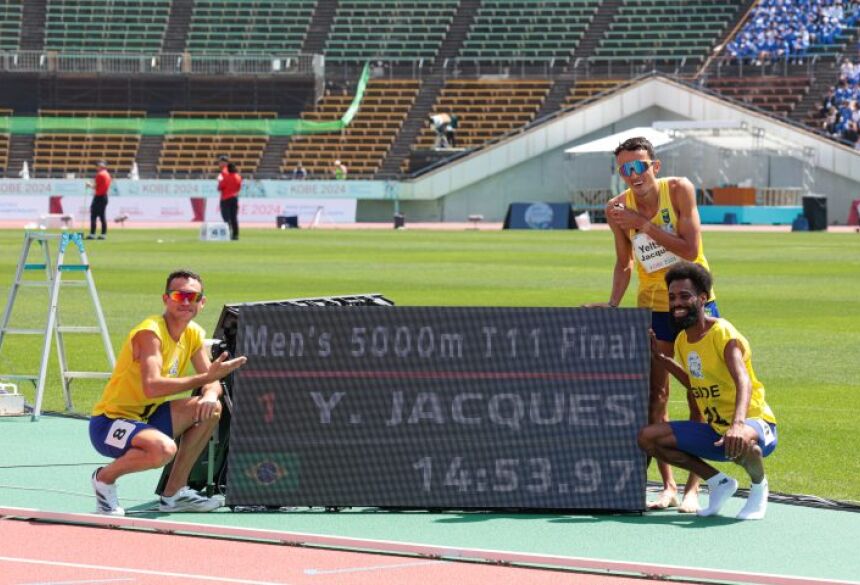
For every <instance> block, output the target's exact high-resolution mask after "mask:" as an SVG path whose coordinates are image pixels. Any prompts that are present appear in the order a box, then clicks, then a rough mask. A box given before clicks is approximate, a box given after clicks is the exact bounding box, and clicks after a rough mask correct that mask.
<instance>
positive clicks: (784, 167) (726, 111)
mask: <svg viewBox="0 0 860 585" xmlns="http://www.w3.org/2000/svg"><path fill="white" fill-rule="evenodd" d="M660 120H696V121H717V120H719V121H735V122H742V123H744V124H746V126H747V127H748V128H759V129H761V131H763V132H764V133H765V134H766V135H768V136H773V137H775V138H779V139H780V140H782V141H785V142H789V143H791V144H792V145H794V146H796V147H797V148H798V149H801V150H802V149H804V148H806V149H810V150H811V151H812V152H814V156H813V159H814V164H815V170H814V173H813V179H814V183H813V186H812V187H811V191H813V192H815V193H818V194H821V195H825V196H827V197H828V211H829V221H830V222H831V223H833V222H837V223H845V221H846V220H847V216H848V209H849V205H850V202H851V201H852V200H853V199H855V198H858V197H860V153H858V152H855V151H853V150H851V149H849V148H845V147H843V146H840V145H838V144H835V143H833V142H831V141H829V140H826V139H822V138H820V137H819V136H817V135H815V134H813V133H811V132H808V131H805V130H802V129H799V128H797V127H794V126H792V125H789V124H785V123H783V122H781V121H779V120H776V119H774V118H771V117H769V116H766V115H762V114H758V113H755V112H752V111H749V110H746V109H744V108H741V107H738V106H735V105H733V104H729V103H727V102H725V101H723V100H721V99H719V98H717V97H713V96H710V95H708V94H705V93H702V92H699V91H697V90H695V89H691V88H689V87H687V86H684V85H681V84H678V83H675V82H673V81H671V80H668V79H665V78H661V77H654V78H649V79H647V80H644V81H642V82H640V83H638V84H636V85H633V86H631V87H629V88H626V89H624V90H622V91H619V92H617V93H616V94H613V95H610V96H608V97H606V98H604V99H602V100H600V101H599V102H597V103H594V104H590V105H588V106H584V107H581V108H578V109H576V110H574V111H573V112H571V113H569V114H567V115H565V116H560V117H559V118H558V119H556V120H554V121H552V122H549V123H547V124H543V125H541V126H538V127H536V128H534V129H532V130H529V131H527V132H524V133H522V134H520V135H517V136H515V137H513V138H511V139H509V140H506V141H504V142H501V143H499V144H495V145H492V146H490V147H487V148H485V149H483V150H480V151H478V152H476V153H474V154H473V155H471V156H467V157H465V158H463V159H461V160H459V161H456V162H454V163H452V164H450V165H446V166H445V167H442V168H440V169H437V170H435V171H432V172H430V173H428V174H427V175H424V176H421V177H419V178H418V179H416V180H415V181H411V182H407V183H404V184H402V185H401V190H400V209H401V210H402V211H403V212H404V213H405V214H406V215H407V219H412V220H413V221H422V220H423V221H431V220H433V221H442V220H448V221H463V220H465V218H466V216H467V215H469V214H472V213H480V214H483V215H484V216H485V218H486V219H487V220H488V221H500V220H501V219H502V218H503V217H504V214H505V211H506V210H507V206H508V204H510V203H512V202H517V201H547V202H566V201H569V200H570V199H569V193H570V192H571V190H572V189H573V188H576V187H578V186H580V185H582V186H585V185H587V184H589V183H592V182H595V181H599V180H601V177H602V176H605V174H606V169H607V168H611V164H606V163H596V164H595V165H594V168H593V169H591V168H589V169H588V170H587V171H586V172H575V173H574V174H573V175H572V174H571V172H570V170H569V169H568V170H566V169H567V167H568V166H569V165H570V161H569V160H567V159H566V158H565V155H564V150H565V149H567V148H570V147H572V146H575V145H577V144H581V143H583V142H587V141H590V140H594V139H596V138H600V137H603V136H607V135H609V134H612V133H615V132H619V131H622V130H625V129H628V128H633V127H637V126H650V125H651V123H652V122H655V121H660ZM604 165H605V166H604ZM745 166H746V168H745ZM733 167H735V168H733V175H736V176H749V177H752V178H753V179H754V180H755V182H756V183H759V182H766V184H765V185H756V186H773V187H795V186H798V182H799V180H800V179H801V177H799V176H798V173H801V172H802V168H801V166H800V165H798V164H797V162H796V161H794V159H790V158H786V157H780V156H774V157H771V158H770V159H769V160H764V161H762V160H759V161H754V162H753V164H749V161H744V160H743V159H742V158H739V159H738V160H737V161H735V162H734V164H733ZM762 167H763V168H764V170H761V169H762ZM707 170H709V171H713V169H707ZM664 174H691V173H685V172H682V169H681V168H680V165H678V167H676V168H672V166H671V165H668V168H666V169H664ZM691 178H695V177H691ZM702 182H703V183H706V182H710V183H712V184H711V185H707V184H704V185H699V186H702V187H707V186H714V185H717V184H719V182H718V178H714V177H713V176H705V174H703V176H702ZM433 200H437V201H440V203H439V204H438V205H436V206H433V205H428V204H427V202H428V201H433ZM378 203H379V202H375V203H370V202H361V203H360V205H359V213H358V216H359V221H362V220H363V221H387V220H389V219H390V216H391V211H390V210H391V207H390V204H389V206H388V207H385V206H383V205H379V204H378ZM377 217H378V219H376V218H377Z"/></svg>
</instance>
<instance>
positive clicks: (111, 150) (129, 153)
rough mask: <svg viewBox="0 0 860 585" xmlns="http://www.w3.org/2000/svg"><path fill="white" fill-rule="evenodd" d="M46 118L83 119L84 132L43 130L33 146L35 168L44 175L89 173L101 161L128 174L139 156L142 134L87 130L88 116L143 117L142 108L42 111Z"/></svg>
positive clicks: (41, 115)
mask: <svg viewBox="0 0 860 585" xmlns="http://www.w3.org/2000/svg"><path fill="white" fill-rule="evenodd" d="M39 116H40V117H42V118H51V117H71V118H81V124H80V132H65V131H63V132H61V131H57V132H40V133H38V134H36V140H35V143H34V147H33V171H34V172H35V173H38V174H40V175H49V176H63V175H66V174H68V173H74V174H78V175H81V174H83V175H87V174H90V173H94V172H95V164H96V162H97V161H99V160H104V161H105V162H107V165H108V168H109V169H110V170H111V172H122V173H127V172H129V171H130V170H131V165H132V163H133V162H134V159H135V156H136V155H137V149H138V146H139V145H140V135H139V134H96V133H89V132H86V127H87V121H86V118H91V117H99V118H142V117H145V116H146V112H144V111H140V110H40V111H39Z"/></svg>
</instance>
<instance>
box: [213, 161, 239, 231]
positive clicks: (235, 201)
mask: <svg viewBox="0 0 860 585" xmlns="http://www.w3.org/2000/svg"><path fill="white" fill-rule="evenodd" d="M221 162H223V161H221ZM241 190H242V176H241V175H240V174H239V171H238V170H237V169H236V165H234V164H233V163H231V162H228V163H227V164H226V165H225V166H224V167H223V169H222V171H221V174H219V175H218V191H220V193H221V217H222V218H223V219H224V222H225V223H226V224H227V225H229V226H230V238H231V239H233V240H238V239H239V191H241Z"/></svg>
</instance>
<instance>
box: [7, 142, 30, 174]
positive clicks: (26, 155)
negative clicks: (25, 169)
mask: <svg viewBox="0 0 860 585" xmlns="http://www.w3.org/2000/svg"><path fill="white" fill-rule="evenodd" d="M35 148H36V137H35V136H33V135H32V134H12V136H11V138H10V142H9V162H8V163H7V165H6V173H5V176H6V178H8V179H17V178H18V173H19V172H21V167H22V166H23V165H24V161H27V164H28V165H29V167H30V173H31V176H33V175H32V173H33V156H34V151H35Z"/></svg>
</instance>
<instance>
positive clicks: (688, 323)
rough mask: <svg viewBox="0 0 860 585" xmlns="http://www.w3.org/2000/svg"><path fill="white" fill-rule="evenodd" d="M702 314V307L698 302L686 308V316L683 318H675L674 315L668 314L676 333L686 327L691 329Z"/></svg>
mask: <svg viewBox="0 0 860 585" xmlns="http://www.w3.org/2000/svg"><path fill="white" fill-rule="evenodd" d="M701 313H702V306H701V305H700V304H699V303H698V301H694V302H693V304H692V305H690V306H689V307H687V314H686V315H684V316H683V317H680V318H676V317H675V314H674V313H669V319H670V320H671V322H672V325H673V326H674V327H675V330H676V331H683V330H684V329H687V328H688V327H692V326H693V325H695V324H696V323H697V322H698V321H699V315H701Z"/></svg>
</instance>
